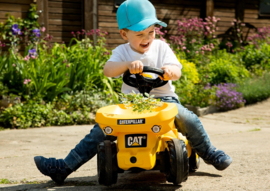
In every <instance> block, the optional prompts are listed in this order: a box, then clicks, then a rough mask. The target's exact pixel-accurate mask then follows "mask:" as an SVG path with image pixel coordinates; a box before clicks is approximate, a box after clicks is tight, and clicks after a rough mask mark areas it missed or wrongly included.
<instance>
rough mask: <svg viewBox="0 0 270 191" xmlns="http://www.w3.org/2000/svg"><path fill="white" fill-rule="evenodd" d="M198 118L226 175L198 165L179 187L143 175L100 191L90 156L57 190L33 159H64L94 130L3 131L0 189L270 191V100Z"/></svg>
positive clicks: (155, 176)
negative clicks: (227, 160)
mask: <svg viewBox="0 0 270 191" xmlns="http://www.w3.org/2000/svg"><path fill="white" fill-rule="evenodd" d="M200 119H201V121H202V123H203V124H204V127H205V129H206V130H207V132H208V134H209V135H210V138H211V141H212V143H213V144H214V145H215V146H216V147H218V148H220V149H222V150H224V151H226V153H228V154H229V155H230V156H231V157H232V158H233V163H232V165H231V166H230V167H229V168H228V169H226V170H225V171H217V170H216V169H214V168H213V167H212V166H209V165H206V164H205V163H204V162H203V161H201V165H200V168H199V170H198V171H197V172H195V173H192V174H190V176H189V178H188V180H187V181H186V182H184V183H182V185H181V186H173V185H172V184H169V183H167V182H166V179H165V177H164V175H163V174H161V173H159V172H158V171H146V172H141V173H131V172H125V173H123V174H119V177H118V182H117V184H116V185H113V186H112V187H104V186H100V185H99V184H98V183H97V169H96V163H97V161H96V157H94V158H93V159H92V160H91V161H89V162H88V163H86V164H85V165H83V166H82V167H81V168H80V169H78V170H77V171H76V172H74V173H73V174H71V175H70V176H69V177H68V179H67V180H66V183H65V184H64V185H63V186H58V185H55V184H54V183H53V182H52V181H50V178H49V177H46V176H43V175H42V174H41V173H40V172H39V171H38V170H37V168H36V166H35V164H34V160H33V157H34V156H36V155H42V156H45V157H56V158H63V157H65V156H66V155H67V154H68V152H69V151H70V149H72V148H74V146H75V145H76V144H77V143H78V142H79V141H80V140H81V139H82V138H83V137H84V136H85V135H86V134H87V133H88V132H89V131H90V129H91V128H92V127H93V126H92V125H83V126H65V127H45V128H34V129H27V130H5V131H0V190H90V189H91V190H96V191H98V190H166V191H168V190H206V191H209V190H214V191H216V190H224V191H227V190H239V191H240V190H241V191H242V190H252V191H254V190H256V191H258V190H270V165H269V159H270V149H269V146H270V138H269V137H270V99H268V100H266V101H263V102H260V103H257V104H254V105H250V106H247V107H244V108H240V109H237V110H232V111H228V112H221V113H214V114H209V115H206V116H203V117H200ZM8 182H11V183H10V184H4V183H8Z"/></svg>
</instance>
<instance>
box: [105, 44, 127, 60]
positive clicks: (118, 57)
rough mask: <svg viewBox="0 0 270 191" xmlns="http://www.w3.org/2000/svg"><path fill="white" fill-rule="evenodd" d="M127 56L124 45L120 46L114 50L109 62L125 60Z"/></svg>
mask: <svg viewBox="0 0 270 191" xmlns="http://www.w3.org/2000/svg"><path fill="white" fill-rule="evenodd" d="M125 61H126V60H125V58H124V57H123V53H122V47H121V46H118V47H116V48H115V49H113V50H112V55H111V57H110V59H109V60H108V62H125Z"/></svg>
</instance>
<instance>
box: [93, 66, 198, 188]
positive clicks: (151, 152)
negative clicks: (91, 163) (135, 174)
mask: <svg viewBox="0 0 270 191" xmlns="http://www.w3.org/2000/svg"><path fill="white" fill-rule="evenodd" d="M143 72H149V73H154V74H157V75H159V76H163V74H164V71H163V70H161V69H157V68H152V67H147V66H144V68H143ZM135 76H136V78H133V77H131V74H130V72H129V70H128V71H126V72H125V74H124V76H123V81H124V82H125V83H126V84H128V85H129V86H132V87H135V88H137V89H138V90H139V91H140V93H142V94H143V95H144V93H149V92H150V91H151V90H152V89H153V88H157V87H160V86H163V85H165V84H166V83H167V81H163V80H161V79H160V78H159V77H158V78H156V79H151V78H146V77H143V75H140V74H136V75H135ZM177 113H178V110H177V106H176V104H174V103H163V105H162V106H161V107H157V108H156V109H154V111H152V112H143V113H138V112H134V111H133V109H132V108H129V107H125V105H124V104H118V105H111V106H106V107H103V108H100V109H99V110H98V111H97V113H96V122H97V123H99V125H100V128H101V129H102V130H103V131H104V132H105V134H106V135H108V136H115V137H117V142H113V141H111V140H104V141H103V142H101V143H100V144H99V145H98V154H97V156H98V157H97V158H98V160H97V165H98V168H97V169H98V181H99V183H100V184H103V185H107V186H110V185H112V184H115V183H116V182H117V174H118V173H120V172H124V171H125V170H160V172H162V173H165V174H166V179H167V181H168V182H172V183H173V184H175V185H178V184H180V183H181V182H183V181H186V180H187V178H188V174H189V171H195V170H196V169H197V168H198V167H199V157H198V155H197V154H196V153H195V152H193V150H192V149H191V147H190V146H189V144H188V141H187V139H186V138H185V137H184V136H183V135H182V134H180V133H178V132H177V129H176V128H175V125H174V119H175V116H176V114H177Z"/></svg>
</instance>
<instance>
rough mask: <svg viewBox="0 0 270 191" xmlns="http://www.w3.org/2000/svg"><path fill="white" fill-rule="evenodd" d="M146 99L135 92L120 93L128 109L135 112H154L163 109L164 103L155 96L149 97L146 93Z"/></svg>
mask: <svg viewBox="0 0 270 191" xmlns="http://www.w3.org/2000/svg"><path fill="white" fill-rule="evenodd" d="M145 96H146V97H144V96H143V95H142V94H141V93H138V94H136V93H135V92H134V91H133V92H132V93H129V94H123V93H120V99H121V101H122V103H123V104H124V105H125V106H126V107H127V108H133V111H134V112H138V113H142V112H152V111H153V110H154V109H156V108H157V107H161V106H162V105H163V102H161V101H160V100H159V99H155V98H154V95H152V96H149V94H148V93H145Z"/></svg>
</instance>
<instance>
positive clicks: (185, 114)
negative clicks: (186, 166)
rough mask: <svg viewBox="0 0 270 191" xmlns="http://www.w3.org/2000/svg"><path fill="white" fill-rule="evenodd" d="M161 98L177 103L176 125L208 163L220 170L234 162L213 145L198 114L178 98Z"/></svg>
mask: <svg viewBox="0 0 270 191" xmlns="http://www.w3.org/2000/svg"><path fill="white" fill-rule="evenodd" d="M161 100H162V101H164V102H171V103H176V105H177V109H178V114H177V115H176V116H175V125H176V127H177V129H178V130H179V131H180V132H181V133H182V134H183V135H184V136H186V137H187V139H188V141H189V144H190V146H191V147H192V148H193V149H194V150H195V151H196V153H197V154H198V155H199V156H200V157H201V158H202V159H203V160H204V161H205V162H206V163H207V164H212V165H213V166H214V167H215V168H216V169H218V170H224V169H226V168H227V167H228V166H229V165H230V164H231V163H232V159H231V157H230V156H228V155H227V154H225V153H224V152H223V151H221V150H217V149H216V148H215V147H214V146H213V145H212V143H211V141H210V139H209V136H208V134H207V133H206V131H205V129H204V127H203V125H202V123H201V121H200V119H199V118H198V116H197V115H195V114H194V113H193V112H191V111H189V110H188V109H187V108H185V107H183V106H182V105H181V104H180V102H179V101H178V100H177V99H176V98H173V97H164V98H161Z"/></svg>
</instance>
